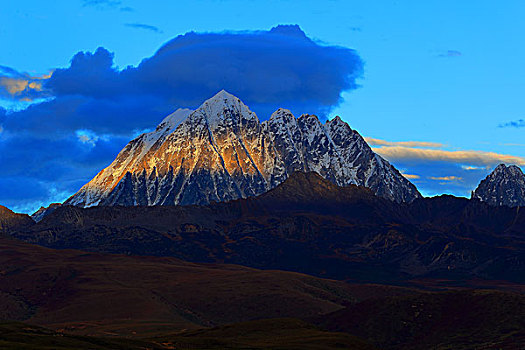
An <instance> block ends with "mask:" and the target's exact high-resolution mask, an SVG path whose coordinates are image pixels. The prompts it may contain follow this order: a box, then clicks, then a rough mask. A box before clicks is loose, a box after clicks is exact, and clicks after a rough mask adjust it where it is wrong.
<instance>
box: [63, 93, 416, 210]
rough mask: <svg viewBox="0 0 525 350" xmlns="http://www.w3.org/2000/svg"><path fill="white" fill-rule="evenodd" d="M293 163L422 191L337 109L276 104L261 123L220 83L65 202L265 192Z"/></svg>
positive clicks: (165, 200) (208, 198) (393, 191)
mask: <svg viewBox="0 0 525 350" xmlns="http://www.w3.org/2000/svg"><path fill="white" fill-rule="evenodd" d="M295 171H315V172H317V173H319V174H320V175H321V176H323V177H324V178H326V179H328V180H330V181H331V182H333V183H334V184H336V185H339V186H347V185H350V184H355V185H360V186H365V187H368V188H370V189H372V190H373V191H374V193H376V194H377V195H379V196H381V197H384V198H387V199H390V200H393V201H396V202H398V203H401V202H410V201H412V200H414V199H416V198H420V197H421V195H420V194H419V192H418V191H417V189H416V187H415V186H414V185H413V184H412V183H410V181H408V180H407V179H405V178H404V177H403V176H402V175H401V173H400V172H399V171H397V169H395V168H394V167H393V166H392V165H391V164H390V163H389V162H388V161H386V160H385V159H383V158H381V157H380V156H379V155H377V154H375V153H374V152H373V151H372V150H371V148H370V147H369V146H368V144H367V143H366V142H365V140H364V139H363V138H362V137H361V135H359V133H358V132H357V131H355V130H352V129H351V128H350V126H349V125H348V124H347V123H345V122H343V121H342V120H341V119H340V118H339V117H336V118H334V119H332V120H330V121H327V122H326V123H324V124H323V123H321V122H320V121H319V119H318V118H317V117H316V116H314V115H302V116H301V117H299V118H295V117H294V116H293V114H292V113H291V112H290V111H288V110H285V109H279V110H277V111H276V112H275V113H273V114H272V116H271V117H270V119H269V120H267V121H264V122H262V123H261V122H260V121H259V119H258V118H257V116H256V115H255V113H253V112H252V111H250V109H249V108H248V107H247V106H246V105H244V104H243V103H242V101H241V100H240V99H238V98H237V97H235V96H233V95H231V94H229V93H227V92H226V91H224V90H223V91H221V92H219V93H218V94H217V95H215V96H214V97H212V98H211V99H209V100H207V101H206V102H204V103H203V104H202V105H201V106H200V107H199V108H198V109H197V110H195V111H193V112H192V111H190V110H178V111H176V112H175V113H174V114H172V115H170V116H168V117H167V118H166V119H165V120H164V121H163V122H162V123H161V124H160V125H159V126H158V127H157V129H156V130H155V131H153V132H151V133H147V134H142V135H141V136H139V137H138V138H136V139H134V140H133V141H131V142H130V143H129V144H128V145H127V146H126V147H125V148H124V149H123V150H122V151H121V152H120V153H119V155H118V156H117V158H116V159H115V160H114V161H113V162H112V163H111V164H110V165H109V166H108V167H107V168H105V169H104V170H102V171H101V172H100V173H99V174H98V175H97V176H96V177H95V178H94V179H93V180H91V181H90V182H89V183H87V184H86V185H85V186H83V187H82V188H81V189H80V191H78V192H77V193H76V194H75V195H73V196H72V197H70V198H69V199H68V200H67V201H66V202H65V203H64V204H66V205H75V206H81V207H90V206H97V205H103V206H112V205H124V206H133V205H148V206H151V205H178V204H180V205H185V204H207V203H210V202H214V201H215V202H222V201H229V200H233V199H238V198H246V197H250V196H255V195H259V194H261V193H264V192H267V191H268V190H270V189H271V188H274V187H275V186H277V185H278V184H280V183H282V182H283V181H284V180H285V179H286V178H288V177H289V176H290V175H291V174H292V173H293V172H295Z"/></svg>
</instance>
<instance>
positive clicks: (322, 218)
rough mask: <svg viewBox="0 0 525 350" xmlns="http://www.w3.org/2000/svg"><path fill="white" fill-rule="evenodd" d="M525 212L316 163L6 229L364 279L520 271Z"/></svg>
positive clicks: (53, 239) (54, 240)
mask: <svg viewBox="0 0 525 350" xmlns="http://www.w3.org/2000/svg"><path fill="white" fill-rule="evenodd" d="M524 228H525V213H523V212H522V211H516V210H515V209H512V208H508V207H493V206H490V205H488V204H486V203H484V202H480V201H477V200H468V199H466V198H456V197H453V196H441V197H435V198H421V199H417V200H414V201H413V202H411V203H404V204H399V203H396V202H393V201H390V200H388V199H385V198H382V197H378V196H376V195H375V194H374V193H373V191H372V190H370V189H367V188H365V187H362V186H355V185H350V186H345V187H340V186H336V185H334V184H333V183H332V182H330V181H328V180H326V179H324V178H323V177H321V176H320V175H318V174H317V173H314V172H310V173H301V172H296V173H294V174H292V175H291V176H290V177H289V178H288V179H287V180H286V181H285V182H283V183H282V184H280V185H278V186H277V187H276V188H274V189H272V190H270V191H268V192H266V193H264V194H262V195H260V196H258V197H250V198H248V199H241V200H235V201H230V202H227V203H212V204H209V205H206V206H150V207H148V206H132V207H125V206H113V207H102V206H97V207H91V208H78V207H74V206H61V207H59V208H56V209H55V210H54V212H52V213H51V214H49V215H47V216H46V217H45V218H44V219H43V220H41V221H40V222H39V223H37V224H33V225H32V226H30V227H23V228H21V229H19V230H14V231H13V230H12V231H11V235H12V236H14V237H17V238H19V239H21V240H24V241H26V242H30V243H37V244H40V245H44V246H48V247H52V248H61V249H63V248H76V249H84V250H89V251H96V252H104V253H122V254H133V255H157V256H173V257H177V258H180V259H183V260H187V261H194V262H221V263H223V262H226V263H235V264H241V265H245V266H251V267H256V268H263V269H281V270H291V271H297V272H302V273H308V274H313V275H317V276H323V277H329V278H337V279H349V280H355V281H361V282H375V283H387V282H388V283H396V284H406V283H408V281H410V280H414V279H422V278H438V277H439V278H445V279H449V280H457V281H463V282H465V281H469V280H472V279H476V278H478V279H479V278H482V279H487V280H495V279H506V280H508V281H514V283H522V282H524V280H523V276H525V270H524V266H525V261H524V259H523V256H524V255H523V252H524V251H525V229H524Z"/></svg>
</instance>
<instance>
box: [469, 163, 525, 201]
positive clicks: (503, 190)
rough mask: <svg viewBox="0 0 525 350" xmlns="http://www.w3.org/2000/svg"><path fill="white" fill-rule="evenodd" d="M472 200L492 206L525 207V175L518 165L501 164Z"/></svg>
mask: <svg viewBox="0 0 525 350" xmlns="http://www.w3.org/2000/svg"><path fill="white" fill-rule="evenodd" d="M472 198H476V199H479V200H481V201H483V202H486V203H488V204H490V205H494V206H501V205H506V206H508V207H517V206H523V205H525V175H524V174H523V172H522V171H521V169H520V168H519V167H518V166H516V165H509V166H506V165H505V164H500V165H498V166H497V167H496V169H494V171H493V172H492V173H490V174H489V175H488V176H487V177H486V178H485V179H484V180H482V181H481V183H480V184H479V185H478V187H477V188H476V190H475V191H474V192H472Z"/></svg>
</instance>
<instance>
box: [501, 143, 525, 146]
mask: <svg viewBox="0 0 525 350" xmlns="http://www.w3.org/2000/svg"><path fill="white" fill-rule="evenodd" d="M500 145H501V146H512V147H525V143H500Z"/></svg>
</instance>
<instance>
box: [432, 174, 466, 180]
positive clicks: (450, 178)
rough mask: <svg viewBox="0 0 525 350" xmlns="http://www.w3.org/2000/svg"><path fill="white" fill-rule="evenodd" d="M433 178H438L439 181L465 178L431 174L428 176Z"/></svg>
mask: <svg viewBox="0 0 525 350" xmlns="http://www.w3.org/2000/svg"><path fill="white" fill-rule="evenodd" d="M428 178H429V179H431V180H437V181H461V180H463V178H462V177H460V176H453V175H450V176H429V177H428Z"/></svg>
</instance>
